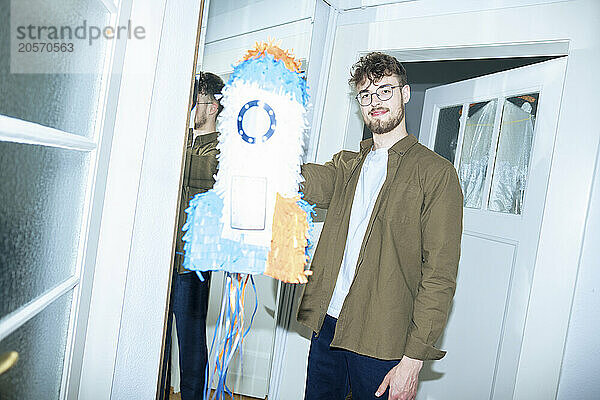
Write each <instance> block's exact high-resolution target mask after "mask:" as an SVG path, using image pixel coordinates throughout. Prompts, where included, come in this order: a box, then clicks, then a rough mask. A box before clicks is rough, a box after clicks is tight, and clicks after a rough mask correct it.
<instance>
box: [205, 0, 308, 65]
mask: <svg viewBox="0 0 600 400" xmlns="http://www.w3.org/2000/svg"><path fill="white" fill-rule="evenodd" d="M314 8H315V0H301V1H294V0H282V1H278V0H262V1H249V0H248V1H239V0H238V1H234V0H229V1H223V0H212V1H211V2H210V8H209V14H208V27H207V32H206V45H205V48H204V57H203V60H202V68H203V69H204V70H206V71H211V72H214V73H216V74H224V73H228V72H231V71H232V70H233V67H232V65H233V64H235V63H237V62H238V61H239V60H240V59H241V58H242V56H243V55H244V54H245V53H246V50H248V49H250V48H252V47H254V43H255V42H257V41H268V40H269V39H274V40H275V41H276V42H280V43H281V48H284V49H293V52H294V54H295V55H296V57H297V58H301V59H306V58H307V57H308V53H309V46H310V37H311V30H312V17H313V13H314Z"/></svg>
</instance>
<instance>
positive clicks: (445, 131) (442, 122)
mask: <svg viewBox="0 0 600 400" xmlns="http://www.w3.org/2000/svg"><path fill="white" fill-rule="evenodd" d="M461 111H462V105H458V106H452V107H446V108H442V109H441V110H440V113H439V115H438V125H437V131H436V133H435V146H434V150H435V152H436V153H438V154H439V155H440V156H442V157H444V158H445V159H446V160H448V161H450V162H451V163H453V164H454V157H455V156H456V144H457V143H458V131H459V130H460V114H461Z"/></svg>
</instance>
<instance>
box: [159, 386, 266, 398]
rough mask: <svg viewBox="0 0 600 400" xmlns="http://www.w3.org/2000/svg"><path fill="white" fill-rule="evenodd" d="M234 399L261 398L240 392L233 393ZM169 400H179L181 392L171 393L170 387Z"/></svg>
mask: <svg viewBox="0 0 600 400" xmlns="http://www.w3.org/2000/svg"><path fill="white" fill-rule="evenodd" d="M234 399H235V400H261V399H257V398H256V397H248V396H244V395H242V394H236V395H234ZM169 400H181V393H173V388H171V395H170V396H169ZM225 400H230V397H229V396H226V397H225ZM265 400H266V398H265Z"/></svg>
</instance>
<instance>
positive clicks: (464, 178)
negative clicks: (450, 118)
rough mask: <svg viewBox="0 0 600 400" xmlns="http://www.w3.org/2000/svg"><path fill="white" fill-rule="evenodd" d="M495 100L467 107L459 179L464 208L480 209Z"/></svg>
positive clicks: (492, 130)
mask: <svg viewBox="0 0 600 400" xmlns="http://www.w3.org/2000/svg"><path fill="white" fill-rule="evenodd" d="M496 104H497V100H495V99H494V100H490V101H484V102H481V103H473V104H471V105H469V113H468V117H467V123H466V126H465V133H464V138H463V144H462V149H461V153H460V165H459V169H458V176H459V178H460V184H461V186H462V190H463V195H464V206H465V207H468V208H481V196H482V194H483V187H484V185H485V177H486V174H487V165H488V161H489V154H490V147H491V142H492V134H493V132H494V119H495V117H496Z"/></svg>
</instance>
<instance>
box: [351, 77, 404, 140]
mask: <svg viewBox="0 0 600 400" xmlns="http://www.w3.org/2000/svg"><path fill="white" fill-rule="evenodd" d="M382 86H385V87H387V89H386V90H392V91H393V92H392V97H391V98H390V99H388V100H385V101H382V100H380V99H379V98H378V97H377V95H375V94H373V95H372V96H371V104H369V105H368V106H362V105H361V106H360V110H361V112H362V116H363V120H364V121H365V124H366V125H367V127H368V128H369V129H370V130H371V132H373V134H374V135H383V134H385V133H388V132H390V131H391V130H393V129H394V128H396V127H397V126H398V125H400V123H401V122H402V120H403V119H404V96H403V94H402V90H403V88H402V86H400V81H399V79H398V77H397V76H396V75H386V76H384V77H383V78H381V79H380V80H379V81H376V82H371V81H370V80H368V79H365V81H364V82H361V83H360V84H359V85H357V90H358V93H359V95H360V94H362V93H374V92H375V91H376V90H377V89H378V88H380V87H382Z"/></svg>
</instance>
